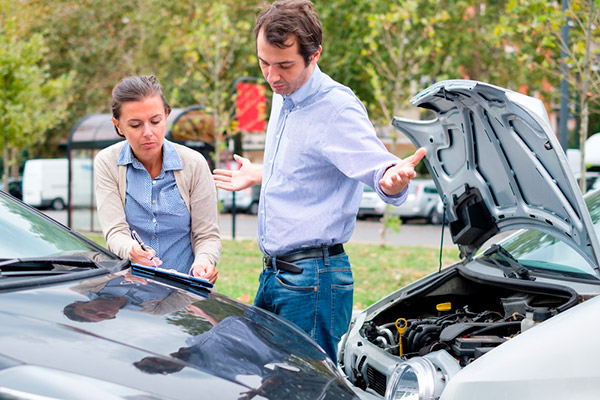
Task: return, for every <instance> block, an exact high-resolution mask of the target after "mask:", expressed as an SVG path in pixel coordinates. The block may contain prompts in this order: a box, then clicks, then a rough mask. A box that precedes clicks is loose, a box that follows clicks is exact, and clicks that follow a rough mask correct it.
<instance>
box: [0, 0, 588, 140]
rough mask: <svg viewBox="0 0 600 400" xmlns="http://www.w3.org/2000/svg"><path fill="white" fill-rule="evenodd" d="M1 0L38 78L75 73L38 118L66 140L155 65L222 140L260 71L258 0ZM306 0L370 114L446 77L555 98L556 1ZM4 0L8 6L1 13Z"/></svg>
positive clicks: (328, 59) (382, 118)
mask: <svg viewBox="0 0 600 400" xmlns="http://www.w3.org/2000/svg"><path fill="white" fill-rule="evenodd" d="M592 1H595V3H591V2H592ZM0 2H1V4H3V7H4V11H5V12H4V15H5V18H7V17H6V16H8V15H10V16H11V18H12V19H13V20H14V21H17V22H15V24H14V27H13V28H14V29H18V34H15V35H16V36H17V37H19V38H21V40H24V41H26V42H27V41H30V40H34V38H35V40H36V41H38V42H40V43H44V46H42V47H44V48H46V49H47V50H46V51H45V52H43V55H42V56H41V57H42V58H40V59H38V64H39V65H42V64H43V65H47V68H46V69H45V70H44V71H45V74H46V79H47V80H53V79H57V78H58V77H61V76H66V75H69V76H72V77H73V79H72V86H71V87H70V89H69V90H67V91H64V92H65V93H66V92H68V94H69V95H70V96H71V97H72V98H73V103H72V104H71V105H70V106H69V107H68V109H67V110H66V113H67V114H66V117H65V121H64V123H63V124H62V125H59V126H58V127H55V128H54V129H50V130H48V129H45V130H46V133H45V135H46V138H52V137H53V138H54V143H57V142H58V141H59V140H65V139H66V138H67V135H68V132H69V131H70V129H71V127H72V126H73V125H74V124H75V123H76V121H77V120H79V119H80V118H82V117H83V116H85V115H86V114H90V113H98V112H107V111H108V110H109V100H110V94H111V90H112V88H113V87H114V85H115V84H116V83H117V82H118V81H119V80H120V79H122V78H123V77H125V76H128V75H138V74H153V75H156V76H157V77H158V78H159V80H160V81H161V83H162V84H163V87H164V89H165V94H166V95H167V100H168V101H169V103H170V104H171V106H173V107H185V106H188V105H192V104H200V105H202V106H204V107H205V108H207V109H208V110H209V111H210V112H211V113H213V115H214V117H215V119H216V120H217V128H216V130H217V132H216V133H217V135H216V137H217V141H218V142H219V143H217V149H220V148H222V145H221V142H222V141H223V139H224V136H223V134H224V133H225V132H226V131H227V130H228V127H229V122H230V119H231V115H232V114H231V113H232V110H233V97H232V93H233V87H232V86H233V83H234V81H235V79H236V78H238V77H241V76H250V77H259V76H260V70H259V68H258V63H257V61H256V57H255V54H254V53H255V43H254V38H253V35H252V28H253V23H254V19H255V17H256V14H257V12H258V11H259V3H262V2H258V1H255V0H240V1H235V0H224V1H221V2H214V1H209V0H183V1H176V2H173V1H167V0H143V1H142V0H118V1H117V0H105V1H103V2H99V1H98V0H78V1H75V0H54V1H52V2H47V1H43V0H27V1H25V0H0ZM314 2H315V7H316V9H317V11H318V13H319V15H320V18H321V21H322V25H323V38H324V41H323V56H322V58H321V60H320V65H321V68H322V69H323V70H324V71H325V72H326V73H328V74H329V75H331V76H332V77H333V78H334V79H336V80H338V81H340V82H341V83H343V84H345V85H347V86H349V87H350V88H352V89H353V90H354V91H355V92H356V93H357V95H358V96H359V97H360V98H361V99H362V100H363V101H364V102H365V104H366V105H367V107H368V109H369V115H370V116H371V118H372V119H373V121H374V122H375V123H376V124H378V125H388V124H389V121H390V119H391V117H392V116H394V115H398V114H401V113H402V112H403V110H404V109H406V108H409V107H410V106H409V105H408V103H407V101H408V100H409V99H410V98H411V97H412V96H413V95H414V94H416V93H417V92H418V91H419V90H421V89H423V88H425V87H426V86H429V85H430V84H432V83H434V82H435V81H439V80H443V79H454V78H465V79H474V80H481V81H486V82H489V83H492V84H495V85H498V86H503V87H508V88H510V89H513V90H519V91H521V92H525V93H527V94H530V95H538V96H542V97H543V99H544V100H545V102H546V104H547V105H548V106H550V105H551V104H552V103H554V102H556V101H557V99H558V91H557V88H558V83H559V81H560V68H559V65H560V61H561V60H560V37H559V36H557V34H556V33H557V32H559V31H560V27H561V26H562V23H563V22H564V18H563V15H562V12H561V10H560V2H557V1H554V2H548V1H545V0H452V1H451V0H436V1H434V0H371V1H364V0H328V1H324V0H314ZM570 3H571V12H572V13H573V15H571V16H570V20H571V24H572V26H571V30H570V34H571V36H570V41H569V50H570V51H571V54H570V55H569V58H570V61H569V62H570V64H569V65H570V66H571V67H572V68H571V71H572V75H573V76H572V78H573V79H577V78H576V76H579V77H580V78H581V77H582V76H584V75H583V71H584V70H583V68H584V64H582V63H581V62H582V61H583V60H584V59H585V57H584V56H583V54H584V50H585V45H584V43H585V40H584V39H585V32H586V30H587V31H589V32H590V39H591V40H590V42H591V43H595V44H596V47H594V46H592V47H591V49H590V52H589V60H588V64H587V65H588V66H589V67H590V68H589V69H590V81H589V84H588V89H587V90H586V92H585V96H586V97H585V98H586V99H588V100H589V105H590V107H593V105H594V101H595V99H597V98H598V96H599V93H600V88H599V87H598V84H597V82H598V79H597V69H596V70H594V68H593V67H594V66H596V67H597V65H598V54H597V51H598V48H597V43H598V42H599V40H598V39H599V38H598V35H599V32H600V29H598V24H597V21H596V20H594V21H596V22H593V23H592V24H591V25H586V24H585V21H587V20H586V19H585V15H586V14H585V13H584V12H582V11H583V10H584V8H585V5H586V4H590V3H591V4H596V9H597V8H598V7H597V3H598V0H571V1H570ZM7 7H12V9H11V11H10V13H9V12H8V11H7V10H8V8H7ZM577 21H581V23H579V22H577ZM4 25H5V23H4V22H3V29H4V30H6V29H7V27H6V26H4ZM586 27H587V28H586ZM13 28H11V29H13ZM42 61H43V62H42ZM576 71H579V74H578V75H577V74H575V72H576ZM37 84H38V86H40V88H41V87H42V85H41V84H39V82H38V83H37ZM578 98H581V97H578ZM59 104H61V103H60V102H59V103H57V106H58V105H59ZM592 110H593V108H592ZM63 112H64V110H63ZM592 114H593V113H592ZM24 123H25V124H29V123H32V122H24ZM24 140H30V139H24ZM30 141H31V142H35V141H36V140H34V139H31V140H30Z"/></svg>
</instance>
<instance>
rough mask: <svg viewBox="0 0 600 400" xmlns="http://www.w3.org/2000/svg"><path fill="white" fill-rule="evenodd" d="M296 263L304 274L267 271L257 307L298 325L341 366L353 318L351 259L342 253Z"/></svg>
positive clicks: (258, 294) (263, 274)
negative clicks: (342, 348) (343, 344)
mask: <svg viewBox="0 0 600 400" xmlns="http://www.w3.org/2000/svg"><path fill="white" fill-rule="evenodd" d="M275 263H277V259H275ZM295 264H296V265H298V266H301V267H302V268H303V271H302V273H300V274H293V273H290V272H286V271H282V270H276V269H274V268H264V269H263V272H262V274H261V275H260V286H259V287H258V291H257V293H256V298H255V299H254V305H255V306H257V307H260V308H263V309H265V310H268V311H271V312H273V313H275V314H277V315H279V316H281V317H283V318H285V319H287V320H288V321H291V322H293V323H294V324H296V325H297V326H298V327H299V328H300V329H302V330H303V331H305V332H306V333H308V334H309V335H310V336H311V337H312V338H313V339H314V340H315V341H316V342H317V343H318V344H319V345H320V346H321V347H322V348H323V350H325V352H326V353H327V355H328V356H329V357H331V359H332V360H333V361H334V362H335V363H337V345H338V343H339V341H340V339H341V337H342V335H343V334H344V333H346V331H347V330H348V325H349V324H350V318H351V317H352V295H353V292H354V280H353V278H352V271H351V269H350V261H348V256H347V255H346V253H342V254H338V255H336V256H334V257H327V258H326V259H323V258H314V259H308V260H302V261H297V262H295Z"/></svg>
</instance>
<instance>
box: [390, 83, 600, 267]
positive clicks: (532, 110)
mask: <svg viewBox="0 0 600 400" xmlns="http://www.w3.org/2000/svg"><path fill="white" fill-rule="evenodd" d="M411 103H412V104H413V105H415V106H418V107H423V108H426V109H429V110H432V111H433V112H434V113H435V114H436V116H437V118H436V119H434V120H429V121H413V120H407V119H402V118H394V120H393V121H392V125H393V126H394V127H396V128H397V129H398V130H400V131H401V132H403V133H404V134H405V135H406V136H407V137H408V138H409V139H410V140H411V141H412V142H413V144H414V145H415V146H417V147H424V148H426V149H427V155H426V156H425V159H424V163H425V165H426V166H427V168H428V169H429V172H430V174H431V176H432V178H433V179H434V181H435V183H436V186H437V189H438V192H439V193H441V195H442V199H443V200H444V204H445V206H446V212H447V213H448V219H449V221H450V232H451V234H452V239H453V241H454V243H456V244H457V245H458V246H459V248H460V250H461V253H462V255H463V256H465V257H467V258H468V259H470V258H472V257H473V256H474V254H475V253H476V252H477V250H478V249H479V248H480V246H481V245H482V244H483V243H484V242H486V241H487V240H488V239H489V238H491V237H493V236H494V235H495V234H497V233H500V232H505V231H509V230H515V229H522V228H526V229H534V230H538V231H542V232H545V233H548V234H550V235H553V236H555V237H556V238H559V239H561V240H563V241H565V242H566V243H568V244H569V245H570V246H571V247H573V248H574V249H575V250H576V251H577V252H578V253H580V254H581V255H582V256H583V257H584V258H585V259H586V260H587V261H588V262H589V263H590V264H591V265H592V266H593V267H594V268H595V269H596V270H597V268H598V260H599V258H600V251H599V246H598V239H597V237H596V234H595V232H594V229H593V227H592V221H591V218H590V215H589V213H588V210H587V208H586V206H585V203H584V201H583V197H582V195H581V191H580V189H579V187H578V186H577V183H576V180H575V178H574V177H573V175H572V172H571V171H570V169H569V164H568V162H567V159H566V157H565V155H564V153H563V150H562V149H561V147H560V143H559V142H558V140H557V138H556V136H555V134H554V133H553V132H552V129H551V127H550V123H549V119H548V115H547V113H546V110H545V108H544V105H543V103H542V102H541V101H540V100H538V99H535V98H532V97H529V96H525V95H523V94H520V93H516V92H513V91H510V90H507V89H503V88H500V87H496V86H493V85H489V84H486V83H482V82H477V81H467V80H449V81H443V82H439V83H437V84H435V85H433V86H431V87H429V88H427V89H425V90H423V91H422V92H420V93H419V94H417V95H416V96H415V97H414V98H413V99H411Z"/></svg>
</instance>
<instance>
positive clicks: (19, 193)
mask: <svg viewBox="0 0 600 400" xmlns="http://www.w3.org/2000/svg"><path fill="white" fill-rule="evenodd" d="M0 190H1V191H4V192H6V190H4V181H3V180H0ZM8 193H9V194H10V195H12V196H14V197H16V198H17V199H19V200H23V179H22V178H20V177H19V178H8Z"/></svg>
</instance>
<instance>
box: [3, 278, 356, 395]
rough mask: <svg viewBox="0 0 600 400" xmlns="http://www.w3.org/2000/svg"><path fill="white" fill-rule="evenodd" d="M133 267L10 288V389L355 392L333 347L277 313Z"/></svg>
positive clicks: (6, 355) (6, 376)
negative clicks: (73, 385)
mask: <svg viewBox="0 0 600 400" xmlns="http://www.w3.org/2000/svg"><path fill="white" fill-rule="evenodd" d="M125 275H127V274H125V273H116V274H107V275H105V276H100V277H96V278H92V279H88V280H79V281H71V282H67V283H62V284H59V285H52V286H40V287H36V288H32V289H29V290H19V291H12V292H4V293H2V294H1V295H0V304H1V305H0V388H1V387H9V388H12V390H22V391H28V392H31V393H36V390H41V391H42V392H41V393H38V394H45V395H51V396H50V397H53V398H54V397H56V398H82V397H81V393H79V396H78V395H71V396H66V395H65V394H64V390H67V388H65V386H64V385H61V383H62V382H63V381H64V382H72V381H77V379H75V380H73V379H72V377H73V376H79V377H80V379H81V382H80V385H81V386H82V387H84V388H85V387H86V386H85V385H84V381H85V383H87V380H89V379H93V380H96V383H97V382H104V383H105V386H110V387H113V386H114V387H118V388H128V390H136V391H138V392H139V393H144V394H151V395H152V396H150V397H144V398H153V399H155V398H156V399H158V398H161V399H162V398H173V399H187V398H190V399H192V398H193V399H238V398H242V397H243V396H244V395H248V396H250V394H252V393H254V394H256V395H258V398H268V399H280V398H283V397H284V396H285V394H286V393H288V395H289V393H294V394H295V395H296V396H297V397H295V398H299V399H300V398H306V399H313V398H319V396H323V398H329V399H338V398H342V399H352V398H355V395H354V393H353V391H352V390H351V389H350V388H349V387H348V386H347V385H346V384H345V382H344V380H343V377H342V376H341V375H340V374H339V373H338V372H337V370H336V368H335V366H334V365H333V363H332V362H331V360H329V359H328V358H326V356H325V353H324V352H323V351H322V350H321V349H320V348H319V347H318V346H317V345H316V344H315V343H314V342H313V341H312V340H311V339H310V338H309V337H308V336H307V335H306V334H304V333H303V332H301V331H300V330H298V329H297V328H295V327H294V326H292V325H291V324H289V323H287V322H285V321H284V320H282V319H280V318H278V317H277V316H275V315H273V314H270V313H267V312H264V311H262V310H260V309H257V308H255V307H252V306H250V305H247V304H243V303H239V302H237V301H234V300H232V299H230V298H228V297H226V296H223V295H220V294H217V293H207V294H206V295H205V296H197V295H194V294H191V293H189V292H186V291H183V290H179V289H177V288H175V287H171V286H168V285H164V284H159V283H157V282H154V281H152V280H150V279H143V278H139V277H135V278H137V279H134V278H131V276H130V275H128V277H127V278H125ZM92 302H95V303H94V306H93V308H94V312H93V313H92V312H91V311H90V309H92ZM115 305H116V307H115ZM92 314H93V315H94V317H93V318H92V319H95V322H92V321H91V320H90V318H91V317H90V316H91V315H92ZM7 360H10V361H7ZM32 368H33V369H34V370H33V372H32ZM31 375H33V376H31ZM57 375H58V376H60V377H61V378H60V379H59V380H56V376H57ZM26 376H29V377H30V378H29V379H25V378H24V377H26ZM20 381H24V382H25V383H24V387H18V384H19V382H20ZM32 382H36V383H35V384H33V383H32ZM52 382H56V383H52ZM11 385H13V386H11ZM44 385H45V386H44ZM15 386H16V387H15ZM100 386H102V385H100ZM48 387H50V389H48ZM87 387H88V389H87V390H90V389H89V388H90V387H93V388H94V390H95V389H96V387H97V385H96V384H93V385H89V386H87ZM55 390H59V392H55ZM73 390H75V389H73ZM138 392H136V393H138ZM111 393H113V394H114V391H112V392H111ZM139 393H138V394H139ZM65 396H66V397H65ZM84 397H85V398H113V397H103V396H102V395H98V396H96V397H88V396H84ZM250 397H253V396H250ZM250 397H249V398H250ZM119 398H120V397H119ZM123 398H125V397H123ZM127 398H131V397H127ZM140 398H141V397H140Z"/></svg>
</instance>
